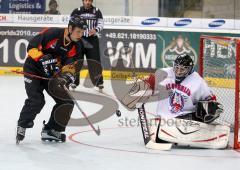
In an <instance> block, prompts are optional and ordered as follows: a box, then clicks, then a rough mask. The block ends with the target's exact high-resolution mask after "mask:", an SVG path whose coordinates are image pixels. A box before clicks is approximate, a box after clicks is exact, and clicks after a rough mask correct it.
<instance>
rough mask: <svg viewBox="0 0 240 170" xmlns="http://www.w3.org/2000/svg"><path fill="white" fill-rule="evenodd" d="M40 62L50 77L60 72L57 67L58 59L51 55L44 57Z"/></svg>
mask: <svg viewBox="0 0 240 170" xmlns="http://www.w3.org/2000/svg"><path fill="white" fill-rule="evenodd" d="M40 62H41V63H42V66H43V70H44V72H45V73H46V75H47V76H48V77H52V76H53V75H54V73H56V72H58V71H59V67H58V66H57V59H56V58H53V56H52V55H51V54H47V55H44V56H42V57H41V59H40Z"/></svg>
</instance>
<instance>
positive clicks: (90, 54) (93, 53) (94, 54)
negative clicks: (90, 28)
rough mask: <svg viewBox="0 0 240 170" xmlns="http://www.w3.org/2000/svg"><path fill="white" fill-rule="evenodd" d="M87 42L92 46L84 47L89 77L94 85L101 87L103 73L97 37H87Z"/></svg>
mask: <svg viewBox="0 0 240 170" xmlns="http://www.w3.org/2000/svg"><path fill="white" fill-rule="evenodd" d="M88 41H89V43H91V44H92V45H93V48H88V49H86V58H87V63H88V70H89V74H90V79H91V81H92V83H93V85H94V86H97V87H99V88H100V89H102V88H103V75H102V65H101V59H100V49H99V40H98V37H89V38H88Z"/></svg>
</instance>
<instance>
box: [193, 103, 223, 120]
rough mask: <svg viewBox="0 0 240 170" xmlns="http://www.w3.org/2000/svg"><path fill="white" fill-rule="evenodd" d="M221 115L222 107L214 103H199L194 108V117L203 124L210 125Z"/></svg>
mask: <svg viewBox="0 0 240 170" xmlns="http://www.w3.org/2000/svg"><path fill="white" fill-rule="evenodd" d="M221 113H223V105H222V104H220V103H218V102H216V101H199V102H198V103H197V107H196V117H197V118H199V119H201V120H202V121H203V122H204V123H211V122H213V121H214V120H215V119H217V118H218V117H219V116H220V114H221Z"/></svg>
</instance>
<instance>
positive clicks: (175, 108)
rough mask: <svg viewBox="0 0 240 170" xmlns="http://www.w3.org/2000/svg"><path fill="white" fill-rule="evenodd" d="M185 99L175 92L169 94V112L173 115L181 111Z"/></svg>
mask: <svg viewBox="0 0 240 170" xmlns="http://www.w3.org/2000/svg"><path fill="white" fill-rule="evenodd" d="M186 98H187V97H186V96H184V95H182V94H181V93H178V92H176V91H174V92H173V93H171V94H170V98H169V100H170V101H169V103H170V106H171V112H172V113H173V114H177V113H179V112H181V111H182V109H183V107H184V104H185V99H186Z"/></svg>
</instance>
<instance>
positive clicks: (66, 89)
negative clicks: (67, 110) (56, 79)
mask: <svg viewBox="0 0 240 170" xmlns="http://www.w3.org/2000/svg"><path fill="white" fill-rule="evenodd" d="M63 88H64V90H65V91H66V92H67V93H68V95H69V97H70V98H71V99H72V100H73V102H74V104H75V105H76V106H77V108H78V110H79V111H80V112H81V113H82V115H83V117H84V118H85V119H86V120H87V122H88V124H89V125H90V126H91V128H92V129H93V130H94V132H95V133H96V134H97V135H98V136H99V135H100V133H101V131H100V128H99V126H98V129H96V128H95V127H94V126H93V124H92V123H91V122H90V120H89V119H88V117H87V115H86V114H85V113H84V111H83V110H82V109H81V107H80V106H79V104H78V102H77V101H76V100H75V98H74V97H73V95H72V94H71V93H70V91H69V90H68V88H67V87H66V86H65V85H64V86H63Z"/></svg>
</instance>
